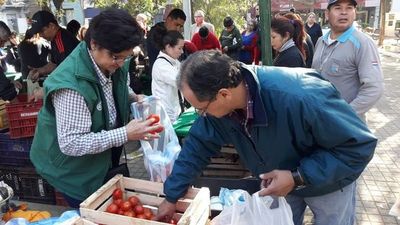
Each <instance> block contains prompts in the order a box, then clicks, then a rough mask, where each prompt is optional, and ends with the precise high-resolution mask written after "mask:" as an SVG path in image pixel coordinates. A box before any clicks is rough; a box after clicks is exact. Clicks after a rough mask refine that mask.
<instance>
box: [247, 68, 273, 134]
mask: <svg viewBox="0 0 400 225" xmlns="http://www.w3.org/2000/svg"><path fill="white" fill-rule="evenodd" d="M241 68H242V69H241V72H242V74H243V77H244V80H245V82H246V83H247V85H248V86H249V91H250V94H251V98H252V99H253V114H254V120H253V125H254V126H267V125H268V120H267V112H266V110H265V106H264V102H263V101H262V98H261V93H260V90H261V87H260V81H259V79H258V75H257V72H258V70H257V66H249V65H246V64H241Z"/></svg>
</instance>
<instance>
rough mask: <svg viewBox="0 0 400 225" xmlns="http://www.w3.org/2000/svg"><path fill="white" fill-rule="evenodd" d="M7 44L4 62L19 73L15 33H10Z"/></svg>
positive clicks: (19, 64) (17, 41) (19, 63)
mask: <svg viewBox="0 0 400 225" xmlns="http://www.w3.org/2000/svg"><path fill="white" fill-rule="evenodd" d="M9 43H10V44H9V45H8V46H7V48H6V52H7V56H6V58H5V60H6V62H7V64H9V65H12V66H13V67H14V71H15V72H21V59H20V57H19V54H18V45H19V38H18V34H17V33H16V32H11V36H10V40H9Z"/></svg>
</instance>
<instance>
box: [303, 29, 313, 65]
mask: <svg viewBox="0 0 400 225" xmlns="http://www.w3.org/2000/svg"><path fill="white" fill-rule="evenodd" d="M304 50H305V51H306V68H311V65H312V61H313V58H314V44H313V43H312V40H311V37H310V35H308V34H307V35H306V40H305V42H304Z"/></svg>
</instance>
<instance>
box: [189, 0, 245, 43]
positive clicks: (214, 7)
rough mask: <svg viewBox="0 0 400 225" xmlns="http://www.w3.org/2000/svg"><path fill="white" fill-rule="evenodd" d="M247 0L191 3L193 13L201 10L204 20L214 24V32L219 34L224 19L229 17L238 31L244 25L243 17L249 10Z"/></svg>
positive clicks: (217, 0)
mask: <svg viewBox="0 0 400 225" xmlns="http://www.w3.org/2000/svg"><path fill="white" fill-rule="evenodd" d="M248 4H249V1H248V0H204V1H192V8H193V10H194V11H196V10H199V9H201V10H203V11H204V13H205V20H206V21H207V22H210V23H212V24H214V26H215V32H216V34H217V35H218V36H219V34H220V33H221V32H222V30H223V29H224V25H223V24H224V23H223V21H224V18H225V17H226V16H231V17H232V18H233V20H234V21H235V24H236V26H237V28H238V29H239V30H241V28H242V26H243V25H244V24H245V15H246V12H247V9H248V8H249V5H248Z"/></svg>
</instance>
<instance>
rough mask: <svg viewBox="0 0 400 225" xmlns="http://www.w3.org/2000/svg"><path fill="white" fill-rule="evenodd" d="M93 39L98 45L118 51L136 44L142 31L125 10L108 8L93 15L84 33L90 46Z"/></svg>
mask: <svg viewBox="0 0 400 225" xmlns="http://www.w3.org/2000/svg"><path fill="white" fill-rule="evenodd" d="M92 39H93V40H94V41H95V42H96V43H97V44H98V45H99V46H100V47H102V48H105V49H107V50H109V51H111V52H113V53H119V52H122V51H125V50H128V49H130V48H134V47H136V46H138V45H139V44H140V43H142V41H143V33H142V29H141V28H140V26H139V24H138V23H137V22H136V20H135V19H134V18H133V17H132V16H131V15H130V14H129V13H128V12H127V11H125V10H122V9H115V8H110V9H107V10H105V11H103V12H101V13H100V14H99V15H97V16H95V17H94V18H93V19H92V21H91V22H90V25H89V29H88V31H87V33H86V35H85V42H86V44H87V45H88V47H89V48H90V41H91V40H92Z"/></svg>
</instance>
